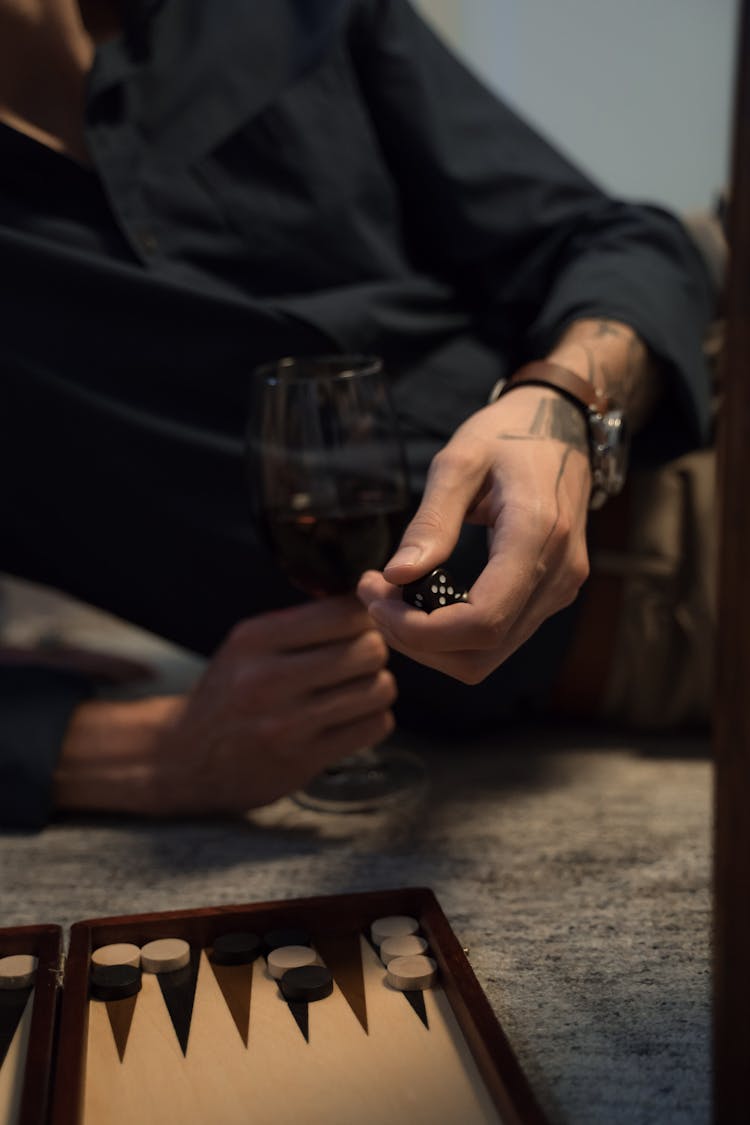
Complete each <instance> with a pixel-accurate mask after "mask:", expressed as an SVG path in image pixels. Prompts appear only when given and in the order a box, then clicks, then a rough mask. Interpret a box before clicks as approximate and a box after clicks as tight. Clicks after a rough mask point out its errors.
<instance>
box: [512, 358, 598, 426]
mask: <svg viewBox="0 0 750 1125" xmlns="http://www.w3.org/2000/svg"><path fill="white" fill-rule="evenodd" d="M521 386H537V387H552V388H553V390H556V391H559V392H560V394H562V395H563V396H564V397H565V398H567V399H568V400H569V401H571V402H572V403H573V405H574V406H577V407H578V408H579V410H583V412H584V413H585V414H586V415H587V416H588V414H589V412H591V411H594V412H596V413H597V414H606V412H607V411H608V410H611V409H612V408H613V404H612V402H611V401H610V399H609V397H608V396H607V395H606V394H605V393H604V392H603V391H600V390H599V389H598V388H597V387H595V386H594V385H593V384H592V383H589V382H587V381H586V380H585V379H582V378H581V377H580V375H576V374H575V372H573V371H570V370H569V369H568V368H567V367H563V366H562V364H559V363H552V362H551V361H549V360H546V359H539V360H534V362H533V363H527V364H525V365H524V366H523V367H519V369H518V371H514V372H513V374H512V375H511V376H510V377H509V378H508V379H507V380H506V381H505V383H504V384H503V386H502V388H501V389H500V393H499V394H498V396H497V397H498V398H501V397H502V396H503V395H504V394H507V393H508V391H512V390H514V389H515V388H516V387H521Z"/></svg>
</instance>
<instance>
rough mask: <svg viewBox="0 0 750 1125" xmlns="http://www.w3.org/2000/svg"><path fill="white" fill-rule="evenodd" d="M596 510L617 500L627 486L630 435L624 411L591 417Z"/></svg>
mask: <svg viewBox="0 0 750 1125" xmlns="http://www.w3.org/2000/svg"><path fill="white" fill-rule="evenodd" d="M590 434H591V469H592V476H593V487H592V490H591V503H590V506H591V507H592V508H600V507H601V505H602V504H603V503H604V501H605V500H606V499H607V498H608V497H609V496H616V495H617V493H618V492H620V491H621V490H622V487H623V485H624V484H625V475H626V473H627V467H628V452H629V446H630V435H629V433H628V426H627V423H626V421H625V416H624V415H623V412H622V411H621V410H608V411H607V413H606V414H592V415H590Z"/></svg>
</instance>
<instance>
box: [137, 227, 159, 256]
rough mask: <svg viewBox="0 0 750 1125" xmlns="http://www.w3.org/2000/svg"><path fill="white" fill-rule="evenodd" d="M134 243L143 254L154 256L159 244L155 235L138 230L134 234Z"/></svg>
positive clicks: (148, 231) (150, 231)
mask: <svg viewBox="0 0 750 1125" xmlns="http://www.w3.org/2000/svg"><path fill="white" fill-rule="evenodd" d="M136 241H137V242H138V245H139V246H140V248H141V250H142V251H143V253H144V254H148V255H149V256H150V255H151V254H155V253H156V252H157V250H158V249H159V242H158V240H157V238H156V235H155V234H154V232H153V231H152V230H139V231H138V232H137V234H136Z"/></svg>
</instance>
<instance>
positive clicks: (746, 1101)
mask: <svg viewBox="0 0 750 1125" xmlns="http://www.w3.org/2000/svg"><path fill="white" fill-rule="evenodd" d="M739 17H740V21H739V29H738V38H737V70H736V87H735V104H734V122H733V157H732V177H731V186H730V200H729V223H728V238H729V246H730V250H731V253H730V263H729V276H728V281H727V294H726V346H725V351H724V364H723V369H722V402H721V410H720V414H719V430H718V458H719V461H718V463H719V494H718V500H719V510H720V516H721V535H720V555H719V589H718V594H719V620H718V642H717V666H718V667H717V683H716V707H715V715H714V723H713V747H714V758H715V771H714V809H715V812H714V826H715V827H714V843H715V848H714V931H713V938H714V950H713V964H714V980H713V985H714V1025H713V1056H714V1057H713V1061H714V1066H713V1081H714V1086H713V1097H714V1105H713V1119H714V1121H715V1122H716V1123H717V1125H734V1123H735V1122H736V1123H737V1125H744V1123H745V1122H746V1121H747V1120H748V1114H750V1109H748V1106H750V1069H749V1068H748V1056H749V1055H750V1021H748V1009H749V1008H750V958H749V957H748V948H750V895H748V884H749V883H750V816H748V805H749V804H750V706H748V700H747V687H748V683H750V594H749V593H748V575H749V574H750V519H748V504H749V503H750V0H744V2H743V3H741V4H740V7H739Z"/></svg>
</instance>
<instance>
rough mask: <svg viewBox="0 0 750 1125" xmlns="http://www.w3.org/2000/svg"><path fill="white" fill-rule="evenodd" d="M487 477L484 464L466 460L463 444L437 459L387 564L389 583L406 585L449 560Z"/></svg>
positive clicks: (469, 459)
mask: <svg viewBox="0 0 750 1125" xmlns="http://www.w3.org/2000/svg"><path fill="white" fill-rule="evenodd" d="M484 476H485V467H484V465H483V464H482V462H481V461H479V460H478V459H477V458H469V457H464V455H463V453H462V450H461V447H460V445H456V446H455V447H454V446H447V447H446V448H445V449H443V450H441V452H440V453H438V454H437V456H436V457H434V458H433V460H432V464H431V466H430V470H429V473H428V476H427V484H426V486H425V491H424V496H423V498H422V503H421V504H420V505H419V508H418V509H417V512H416V514H415V516H414V518H413V519H412V520H411V522H410V523H409V525H408V526H407V528H406V530H405V531H404V534H403V535H402V536H401V543H400V545H399V548H398V550H397V551H396V553H395V554H394V556H393V558H392V559H391V560H390V562H388V563H386V565H385V568H384V571H383V572H384V574H385V576H386V578H387V579H388V581H389V582H392V583H393V584H394V585H396V586H404V585H406V583H407V582H413V581H414V579H415V578H420V577H421V576H422V575H423V574H429V572H430V571H431V570H434V568H435V567H436V566H439V565H440V564H441V563H442V562H444V561H445V559H447V558H448V556H449V555H450V554H451V552H452V551H453V549H454V547H455V546H456V543H457V542H458V536H459V534H460V531H461V527H462V524H463V522H464V519H465V516H466V512H467V510H468V509H469V508H470V507H471V505H472V504H473V502H474V499H475V497H476V494H477V492H478V490H479V489H480V487H481V485H482V481H483V479H484Z"/></svg>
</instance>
